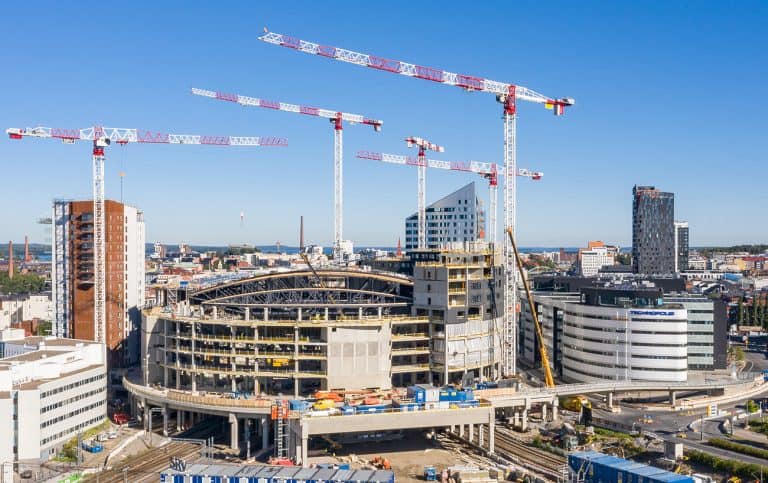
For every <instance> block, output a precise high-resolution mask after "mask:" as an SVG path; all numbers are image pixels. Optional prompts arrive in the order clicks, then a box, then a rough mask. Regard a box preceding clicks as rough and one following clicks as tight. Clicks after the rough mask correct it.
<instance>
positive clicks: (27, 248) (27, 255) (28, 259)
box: [24, 235, 32, 263]
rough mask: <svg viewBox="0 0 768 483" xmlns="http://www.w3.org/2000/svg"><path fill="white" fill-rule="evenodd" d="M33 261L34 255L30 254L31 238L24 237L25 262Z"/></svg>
mask: <svg viewBox="0 0 768 483" xmlns="http://www.w3.org/2000/svg"><path fill="white" fill-rule="evenodd" d="M31 261H32V255H30V254H29V237H28V236H27V235H24V262H25V263H29V262H31Z"/></svg>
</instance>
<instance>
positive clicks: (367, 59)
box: [259, 31, 575, 376]
mask: <svg viewBox="0 0 768 483" xmlns="http://www.w3.org/2000/svg"><path fill="white" fill-rule="evenodd" d="M259 40H261V41H263V42H267V43H270V44H273V45H279V46H282V47H287V48H290V49H293V50H296V51H299V52H304V53H307V54H315V55H319V56H322V57H327V58H329V59H333V60H338V61H340V62H346V63H349V64H355V65H359V66H362V67H370V68H372V69H376V70H381V71H385V72H391V73H393V74H400V75H404V76H408V77H414V78H417V79H424V80H429V81H432V82H437V83H440V84H445V85H449V86H456V87H459V88H461V89H464V90H465V91H470V92H474V91H481V92H488V93H490V94H495V95H496V100H497V101H498V102H499V103H501V104H502V106H503V117H504V169H505V171H506V172H508V173H514V172H515V171H516V169H517V166H516V162H517V159H516V152H517V151H516V142H517V141H516V120H517V101H518V100H521V101H526V102H533V103H537V104H542V105H543V106H544V107H545V108H546V109H551V110H552V111H553V113H554V114H555V115H556V116H560V115H562V114H564V113H565V108H566V107H568V106H572V105H574V103H575V101H574V100H573V99H572V98H568V97H561V98H558V99H555V98H552V97H549V96H545V95H543V94H540V93H538V92H536V91H534V90H532V89H529V88H527V87H523V86H519V85H515V84H509V83H506V82H498V81H494V80H490V79H484V78H482V77H475V76H471V75H465V74H457V73H454V72H448V71H444V70H441V69H435V68H432V67H425V66H421V65H416V64H410V63H407V62H401V61H399V60H392V59H386V58H383V57H378V56H374V55H369V54H364V53H360V52H354V51H351V50H346V49H341V48H338V47H332V46H328V45H320V44H316V43H314V42H308V41H306V40H302V39H299V38H296V37H291V36H288V35H283V34H278V33H275V32H268V31H267V32H266V33H265V34H264V35H262V36H260V37H259ZM515 178H516V177H515V176H506V177H504V226H506V227H512V229H513V230H514V228H515V199H516V193H515V184H516V179H515ZM504 268H505V272H506V276H505V278H504V330H505V334H504V346H505V350H504V352H503V360H502V366H503V373H504V375H507V376H512V375H514V374H515V373H516V371H517V365H516V357H517V354H516V345H517V342H516V334H515V332H516V325H517V323H516V320H515V319H516V314H517V309H518V304H517V290H516V289H517V271H516V269H515V261H514V254H513V253H512V249H511V246H510V244H509V243H508V242H505V244H504Z"/></svg>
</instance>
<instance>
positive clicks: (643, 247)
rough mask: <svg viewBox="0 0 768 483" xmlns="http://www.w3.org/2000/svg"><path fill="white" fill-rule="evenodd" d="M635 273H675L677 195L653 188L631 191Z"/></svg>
mask: <svg viewBox="0 0 768 483" xmlns="http://www.w3.org/2000/svg"><path fill="white" fill-rule="evenodd" d="M632 271H633V272H634V273H641V274H655V275H665V274H672V273H675V195H674V193H665V192H663V191H659V190H657V189H656V188H655V187H653V186H637V185H635V187H634V188H632Z"/></svg>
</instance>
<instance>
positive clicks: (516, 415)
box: [512, 411, 520, 429]
mask: <svg viewBox="0 0 768 483" xmlns="http://www.w3.org/2000/svg"><path fill="white" fill-rule="evenodd" d="M519 418H520V413H518V412H517V411H515V413H514V414H513V415H512V427H513V428H514V429H517V428H518V426H519V425H520V422H519V421H520V419H519Z"/></svg>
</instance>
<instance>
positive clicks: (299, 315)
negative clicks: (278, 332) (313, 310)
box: [296, 307, 301, 322]
mask: <svg viewBox="0 0 768 483" xmlns="http://www.w3.org/2000/svg"><path fill="white" fill-rule="evenodd" d="M296 320H298V321H299V322H301V307H299V313H298V316H297V317H296Z"/></svg>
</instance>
